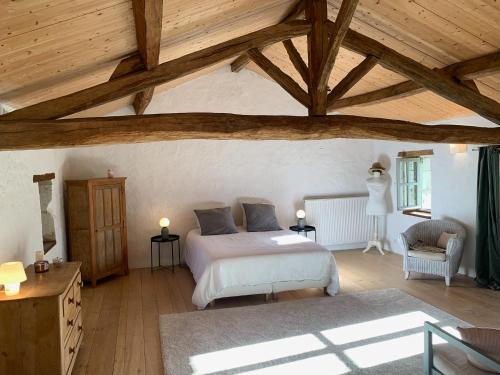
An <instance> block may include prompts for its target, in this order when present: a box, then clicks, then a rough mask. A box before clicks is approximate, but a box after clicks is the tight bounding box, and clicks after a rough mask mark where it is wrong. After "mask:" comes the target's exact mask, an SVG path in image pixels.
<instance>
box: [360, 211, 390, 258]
mask: <svg viewBox="0 0 500 375" xmlns="http://www.w3.org/2000/svg"><path fill="white" fill-rule="evenodd" d="M373 227H374V228H373V239H372V240H370V241H368V246H366V249H364V250H363V253H367V252H368V251H369V250H370V249H371V248H372V247H375V248H376V249H377V250H378V251H379V252H380V254H382V255H385V253H384V251H383V250H382V241H380V240H379V239H378V216H375V217H374V218H373Z"/></svg>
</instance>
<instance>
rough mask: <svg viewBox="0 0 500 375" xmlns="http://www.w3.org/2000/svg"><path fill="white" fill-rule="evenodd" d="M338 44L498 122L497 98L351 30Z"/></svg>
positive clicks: (498, 108)
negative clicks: (489, 96)
mask: <svg viewBox="0 0 500 375" xmlns="http://www.w3.org/2000/svg"><path fill="white" fill-rule="evenodd" d="M329 28H330V30H332V31H333V30H334V24H333V22H330V21H329ZM342 45H343V46H344V47H345V48H348V49H350V50H352V51H354V52H357V53H361V54H364V55H373V56H375V57H377V58H378V59H379V63H380V64H381V65H382V66H383V67H384V68H387V69H389V70H392V71H394V72H396V73H399V74H401V75H404V76H406V77H408V78H409V79H411V80H412V81H414V82H416V83H418V84H419V85H421V86H423V87H425V88H426V89H428V90H430V91H432V92H434V93H435V94H437V95H440V96H442V97H444V98H446V99H448V100H450V101H452V102H454V103H456V104H459V105H461V106H463V107H465V108H468V109H470V110H472V111H474V112H476V113H477V114H479V115H481V116H483V117H485V118H487V119H488V120H490V121H493V122H495V123H496V124H499V125H500V104H499V103H498V102H496V101H494V100H493V99H490V98H488V97H486V96H484V95H481V94H479V93H477V92H476V91H474V90H472V89H470V88H469V87H467V86H465V85H462V84H460V83H459V82H457V81H455V80H454V79H452V78H450V77H447V76H446V75H444V74H443V73H440V72H437V71H434V70H432V69H429V68H427V67H426V66H424V65H422V64H420V63H418V62H417V61H415V60H412V59H410V58H409V57H406V56H404V55H401V54H400V53H398V52H396V51H394V50H393V49H390V48H388V47H386V46H384V45H383V44H381V43H379V42H377V41H376V40H373V39H371V38H369V37H367V36H364V35H362V34H360V33H358V32H356V31H354V30H349V31H348V32H347V34H346V36H345V38H344V42H343V43H342Z"/></svg>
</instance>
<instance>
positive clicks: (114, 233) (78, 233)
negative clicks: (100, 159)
mask: <svg viewBox="0 0 500 375" xmlns="http://www.w3.org/2000/svg"><path fill="white" fill-rule="evenodd" d="M65 202H66V204H65V210H66V228H67V234H68V250H69V254H68V255H69V259H70V260H72V261H81V262H82V269H81V272H82V279H83V280H85V281H90V282H92V285H93V286H95V285H96V283H97V280H99V279H101V278H103V277H106V276H109V275H112V274H117V273H120V274H128V258H127V226H126V205H125V177H117V178H97V179H90V180H69V181H65Z"/></svg>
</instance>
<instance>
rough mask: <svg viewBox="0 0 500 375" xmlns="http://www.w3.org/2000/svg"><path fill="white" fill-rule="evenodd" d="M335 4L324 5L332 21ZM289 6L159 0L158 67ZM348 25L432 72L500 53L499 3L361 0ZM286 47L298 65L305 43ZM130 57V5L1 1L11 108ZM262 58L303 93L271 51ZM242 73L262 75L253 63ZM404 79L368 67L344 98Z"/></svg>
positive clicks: (437, 107) (340, 68)
mask: <svg viewBox="0 0 500 375" xmlns="http://www.w3.org/2000/svg"><path fill="white" fill-rule="evenodd" d="M340 3H341V1H340V0H330V1H329V17H330V19H331V20H334V19H335V15H336V14H337V11H338V8H339V6H340ZM293 4H294V1H290V0H217V1H213V0H183V1H179V0H168V1H164V9H163V14H164V17H163V29H162V50H161V54H160V62H165V61H168V60H171V59H173V58H176V57H179V56H182V55H185V54H187V53H190V52H193V51H196V50H199V49H202V48H205V47H208V46H211V45H214V44H216V43H219V42H223V41H225V40H228V39H232V38H234V37H236V36H239V35H243V34H246V33H249V32H252V31H255V30H258V29H261V28H263V27H266V26H269V25H273V24H275V23H277V22H279V21H280V20H281V19H282V18H283V17H284V16H285V15H286V14H287V13H288V11H289V10H290V8H291V7H292V6H293ZM351 27H352V28H353V29H355V30H357V31H359V32H361V33H363V34H365V35H368V36H370V37H371V38H374V39H376V40H379V41H381V42H382V43H384V44H386V45H387V46H389V47H391V48H393V49H395V50H397V51H398V52H400V53H402V54H405V55H407V56H409V57H411V58H413V59H415V60H417V61H419V62H421V63H422V64H424V65H426V66H428V67H431V68H436V67H437V68H440V67H443V66H446V65H449V64H451V63H454V62H457V61H463V60H467V59H470V58H473V57H477V56H482V55H485V54H488V53H491V52H494V51H497V50H499V49H500V6H499V5H498V3H497V1H495V0H415V1H411V0H410V1H409V0H404V1H403V0H393V1H385V0H382V1H381V0H361V1H360V4H359V5H358V8H357V10H356V14H355V17H354V20H353V22H352V24H351ZM294 42H295V44H296V46H297V48H298V49H299V51H300V52H301V54H302V56H303V58H304V59H305V60H306V61H307V53H306V42H305V38H297V39H295V40H294ZM135 50H136V40H135V30H134V22H133V14H132V6H131V2H130V0H125V1H123V0H23V1H2V2H0V102H4V103H6V104H8V105H10V106H12V107H14V108H20V107H24V106H27V105H31V104H35V103H37V102H41V101H45V100H48V99H51V98H55V97H58V96H62V95H66V94H69V93H71V92H74V91H77V90H81V89H84V88H86V87H90V86H93V85H95V84H98V83H101V82H105V81H107V80H108V78H109V76H110V75H111V73H112V71H113V70H114V68H115V67H116V65H117V64H118V62H119V61H120V60H121V59H122V58H124V57H126V56H128V55H130V54H132V53H134V51H135ZM264 53H265V55H266V56H268V57H269V58H271V60H272V61H273V62H275V63H276V64H277V65H278V66H280V67H281V68H282V69H283V70H284V71H285V72H287V73H288V74H290V75H291V76H293V77H294V78H295V79H296V81H297V82H299V83H300V84H302V85H303V86H304V87H305V85H304V83H303V82H302V81H301V78H300V76H299V75H298V74H297V73H296V71H295V70H294V68H293V66H292V65H291V64H290V62H289V61H288V57H287V56H286V53H285V51H284V48H283V47H282V46H281V45H280V44H277V45H275V46H273V47H271V48H269V49H267V50H265V52H264ZM362 59H363V57H362V56H359V55H357V54H355V53H352V52H350V51H347V50H344V49H341V51H340V54H339V57H338V59H337V62H336V65H335V68H334V70H333V72H332V76H331V78H330V82H329V86H330V87H334V86H335V84H336V83H337V82H339V81H340V80H341V79H342V78H343V77H344V76H345V75H346V74H347V72H348V71H349V70H350V69H352V68H353V67H354V66H356V65H357V64H358V63H359V62H360V61H361V60H362ZM225 63H230V61H228V62H225ZM219 66H220V65H219ZM219 66H217V67H219ZM217 67H210V68H207V69H205V70H204V71H200V72H197V73H196V74H195V75H193V76H199V75H202V74H205V73H206V72H209V71H212V70H213V69H215V68H217ZM248 68H250V69H253V70H255V71H257V72H258V73H259V74H262V75H264V76H265V74H264V73H263V72H262V71H260V69H259V68H258V67H256V66H254V65H252V64H249V65H248ZM235 74H237V73H235ZM193 76H191V77H190V76H188V77H184V78H183V79H182V81H185V80H187V79H190V78H192V77H193ZM404 80H406V79H405V78H404V77H402V76H400V75H398V74H395V73H393V72H390V71H388V70H386V69H384V68H381V67H379V66H377V67H375V68H374V69H373V70H372V71H371V72H370V73H369V74H368V75H367V76H366V77H364V78H363V80H362V81H360V82H359V83H358V84H357V85H356V86H355V87H353V88H352V89H351V91H350V92H348V93H347V95H346V96H351V95H356V94H360V93H364V92H367V91H372V90H374V89H378V88H382V87H386V86H389V85H392V84H394V83H398V82H401V81H404ZM178 83H179V81H178V82H173V83H169V84H167V85H164V87H159V88H157V92H158V91H161V90H165V89H168V88H170V87H172V86H173V85H175V84H178ZM476 84H477V85H478V88H479V90H480V91H481V92H482V93H483V94H484V95H487V96H489V97H491V98H493V99H495V100H497V101H498V100H500V74H495V75H492V76H488V77H481V78H478V79H477V80H476ZM255 100H263V98H260V97H258V96H256V99H255ZM129 102H130V98H124V99H122V100H119V101H116V102H114V103H109V104H108V105H106V106H103V107H102V108H100V109H95V110H87V111H85V115H99V114H102V113H103V112H106V111H111V110H113V109H116V108H117V107H120V106H123V105H126V104H127V103H129ZM340 112H342V113H345V114H357V115H364V116H376V117H390V118H398V119H405V120H411V121H431V120H437V119H444V118H452V117H461V116H465V115H468V114H470V111H469V110H467V109H465V108H462V107H460V106H458V105H455V104H453V103H451V102H448V101H447V100H444V99H442V98H440V97H438V96H436V95H435V94H432V93H429V92H425V93H421V94H418V95H414V96H411V97H407V98H403V99H397V100H392V101H387V102H384V103H377V104H373V105H368V106H358V107H352V108H345V109H341V110H340Z"/></svg>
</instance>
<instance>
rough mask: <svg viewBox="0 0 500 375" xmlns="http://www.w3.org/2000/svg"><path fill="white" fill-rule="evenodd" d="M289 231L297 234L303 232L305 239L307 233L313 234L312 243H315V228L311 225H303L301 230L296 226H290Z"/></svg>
mask: <svg viewBox="0 0 500 375" xmlns="http://www.w3.org/2000/svg"><path fill="white" fill-rule="evenodd" d="M289 229H290V230H293V231H294V232H297V233H301V232H303V233H304V234H305V235H306V237H307V233H308V232H314V242H316V227H314V226H312V225H304V227H303V228H301V227H299V226H298V225H292V226H291V227H290V228H289Z"/></svg>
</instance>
